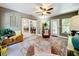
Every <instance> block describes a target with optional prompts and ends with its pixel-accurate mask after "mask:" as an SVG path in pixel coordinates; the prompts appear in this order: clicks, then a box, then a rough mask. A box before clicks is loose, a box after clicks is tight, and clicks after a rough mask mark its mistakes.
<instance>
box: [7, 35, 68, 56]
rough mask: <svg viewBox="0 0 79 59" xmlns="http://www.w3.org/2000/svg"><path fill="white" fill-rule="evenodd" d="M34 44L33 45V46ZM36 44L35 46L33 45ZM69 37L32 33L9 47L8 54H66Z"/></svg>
mask: <svg viewBox="0 0 79 59" xmlns="http://www.w3.org/2000/svg"><path fill="white" fill-rule="evenodd" d="M31 46H32V47H31ZM33 46H34V47H33ZM66 47H67V39H65V38H60V37H52V36H51V37H50V38H46V39H45V38H42V37H41V36H37V35H32V36H30V37H27V38H25V39H24V41H23V42H21V43H17V44H14V45H11V46H9V47H8V56H27V54H28V55H29V53H27V52H30V51H31V52H33V53H32V54H31V53H30V55H35V56H55V55H60V56H66V51H67V49H66Z"/></svg>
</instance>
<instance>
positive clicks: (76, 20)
mask: <svg viewBox="0 0 79 59" xmlns="http://www.w3.org/2000/svg"><path fill="white" fill-rule="evenodd" d="M70 29H71V30H76V31H79V15H76V16H73V17H72V18H71V25H70Z"/></svg>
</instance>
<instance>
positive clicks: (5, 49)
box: [1, 47, 7, 56]
mask: <svg viewBox="0 0 79 59" xmlns="http://www.w3.org/2000/svg"><path fill="white" fill-rule="evenodd" d="M6 55H7V48H6V47H5V48H2V49H1V56H6Z"/></svg>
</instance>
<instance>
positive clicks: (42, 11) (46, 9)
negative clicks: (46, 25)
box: [36, 4, 53, 15]
mask: <svg viewBox="0 0 79 59" xmlns="http://www.w3.org/2000/svg"><path fill="white" fill-rule="evenodd" d="M49 6H50V5H48V4H41V6H37V10H38V11H37V12H36V13H39V14H42V15H47V14H51V10H52V9H53V8H52V7H51V8H49Z"/></svg>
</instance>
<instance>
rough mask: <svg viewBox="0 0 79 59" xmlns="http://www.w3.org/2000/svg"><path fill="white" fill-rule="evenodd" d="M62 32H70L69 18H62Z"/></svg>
mask: <svg viewBox="0 0 79 59" xmlns="http://www.w3.org/2000/svg"><path fill="white" fill-rule="evenodd" d="M61 33H63V34H69V33H70V19H69V18H65V19H62V31H61Z"/></svg>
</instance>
